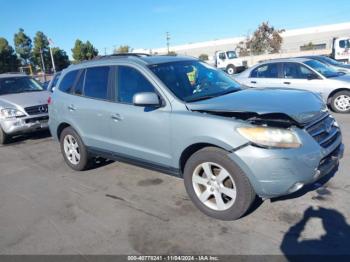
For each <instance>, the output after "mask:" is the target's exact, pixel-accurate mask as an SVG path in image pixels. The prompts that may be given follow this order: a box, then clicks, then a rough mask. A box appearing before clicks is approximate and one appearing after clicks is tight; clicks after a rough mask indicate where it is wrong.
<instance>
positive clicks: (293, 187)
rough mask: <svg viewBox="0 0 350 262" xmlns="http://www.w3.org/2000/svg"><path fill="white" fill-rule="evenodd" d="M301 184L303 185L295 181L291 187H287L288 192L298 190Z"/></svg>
mask: <svg viewBox="0 0 350 262" xmlns="http://www.w3.org/2000/svg"><path fill="white" fill-rule="evenodd" d="M303 186H304V184H303V183H300V182H297V183H295V184H294V185H293V186H292V187H291V188H289V190H288V192H289V193H294V192H296V191H298V190H299V189H301V188H302V187H303Z"/></svg>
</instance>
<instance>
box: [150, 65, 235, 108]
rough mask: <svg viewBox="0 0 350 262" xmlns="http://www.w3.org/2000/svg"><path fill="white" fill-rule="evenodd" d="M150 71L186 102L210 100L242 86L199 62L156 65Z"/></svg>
mask: <svg viewBox="0 0 350 262" xmlns="http://www.w3.org/2000/svg"><path fill="white" fill-rule="evenodd" d="M150 69H151V70H152V71H153V72H154V73H155V74H156V75H157V76H158V78H159V79H160V80H162V81H163V83H164V84H165V85H166V86H167V87H168V88H169V89H170V90H171V91H172V92H173V93H174V94H175V95H176V96H177V97H178V98H179V99H181V100H182V101H185V102H193V101H199V100H204V99H209V98H212V97H216V96H220V95H224V94H227V93H231V92H235V91H239V90H240V85H239V84H238V83H236V82H235V81H234V80H233V79H231V78H230V77H229V76H228V75H226V74H225V73H224V72H223V71H220V70H217V69H215V68H213V67H211V66H209V65H207V64H205V63H202V62H199V61H180V62H170V63H162V64H155V65H151V66H150Z"/></svg>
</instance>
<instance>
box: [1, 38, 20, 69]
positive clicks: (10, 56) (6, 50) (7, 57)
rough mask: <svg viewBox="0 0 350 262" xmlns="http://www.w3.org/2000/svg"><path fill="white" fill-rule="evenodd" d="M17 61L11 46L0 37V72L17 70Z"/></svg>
mask: <svg viewBox="0 0 350 262" xmlns="http://www.w3.org/2000/svg"><path fill="white" fill-rule="evenodd" d="M18 65H19V61H18V59H17V56H16V54H15V53H14V50H13V48H12V46H10V45H9V43H8V41H7V40H6V39H5V38H3V37H0V73H5V72H15V71H18Z"/></svg>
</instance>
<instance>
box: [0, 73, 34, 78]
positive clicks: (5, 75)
mask: <svg viewBox="0 0 350 262" xmlns="http://www.w3.org/2000/svg"><path fill="white" fill-rule="evenodd" d="M21 76H27V75H26V74H23V73H4V74H0V78H10V77H21Z"/></svg>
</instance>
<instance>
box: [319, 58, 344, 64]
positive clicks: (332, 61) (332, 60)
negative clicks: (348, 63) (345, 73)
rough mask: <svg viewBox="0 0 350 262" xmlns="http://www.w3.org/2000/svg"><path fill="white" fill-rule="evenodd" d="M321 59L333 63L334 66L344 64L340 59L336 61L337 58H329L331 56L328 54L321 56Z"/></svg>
mask: <svg viewBox="0 0 350 262" xmlns="http://www.w3.org/2000/svg"><path fill="white" fill-rule="evenodd" d="M320 60H321V61H322V62H325V63H327V64H330V65H333V66H343V65H344V64H342V63H339V62H338V61H336V60H334V59H332V58H329V57H327V56H322V57H320Z"/></svg>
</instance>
